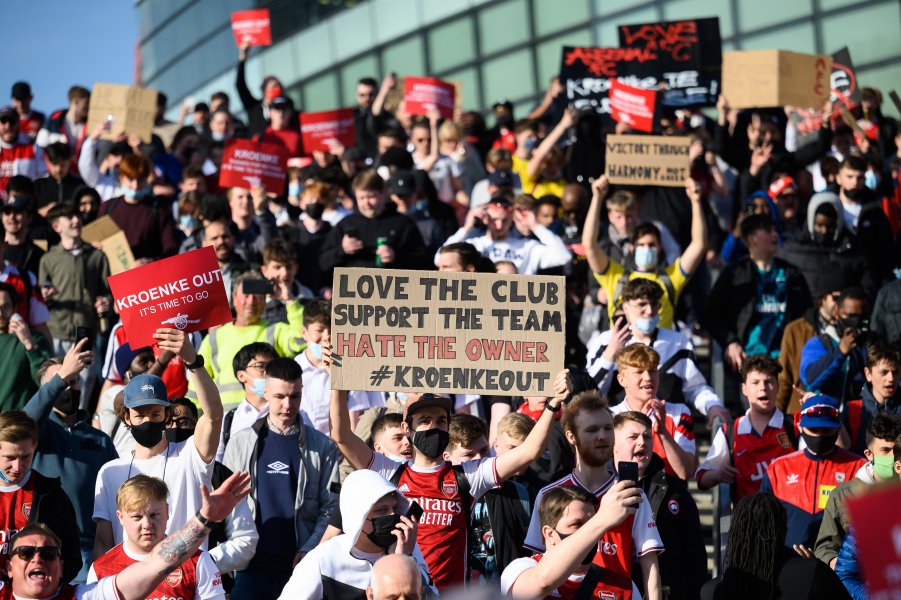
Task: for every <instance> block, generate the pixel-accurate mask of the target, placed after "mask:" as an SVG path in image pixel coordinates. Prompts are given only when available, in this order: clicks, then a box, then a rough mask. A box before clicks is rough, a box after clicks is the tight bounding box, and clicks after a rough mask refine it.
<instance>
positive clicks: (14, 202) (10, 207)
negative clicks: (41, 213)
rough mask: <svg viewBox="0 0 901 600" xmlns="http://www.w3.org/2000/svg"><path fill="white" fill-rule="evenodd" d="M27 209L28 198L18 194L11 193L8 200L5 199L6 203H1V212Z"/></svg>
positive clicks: (29, 208)
mask: <svg viewBox="0 0 901 600" xmlns="http://www.w3.org/2000/svg"><path fill="white" fill-rule="evenodd" d="M29 210H31V202H29V201H28V198H26V197H25V196H22V195H20V194H13V195H11V196H10V197H9V200H7V201H6V204H4V205H3V212H5V213H10V212H14V211H18V212H28V211H29Z"/></svg>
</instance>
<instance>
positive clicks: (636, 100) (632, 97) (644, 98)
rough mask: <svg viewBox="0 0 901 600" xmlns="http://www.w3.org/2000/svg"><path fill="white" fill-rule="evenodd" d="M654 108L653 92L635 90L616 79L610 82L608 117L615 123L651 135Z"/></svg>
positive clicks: (655, 95) (654, 94)
mask: <svg viewBox="0 0 901 600" xmlns="http://www.w3.org/2000/svg"><path fill="white" fill-rule="evenodd" d="M656 106H657V92H656V91H655V90H643V89H641V88H635V87H632V86H629V85H626V84H624V83H620V82H619V81H617V80H616V79H613V80H611V81H610V115H611V116H612V117H613V120H614V121H616V122H617V123H625V124H627V125H629V126H630V127H631V128H632V129H637V130H638V131H646V132H647V133H651V132H653V131H654V111H655V109H656Z"/></svg>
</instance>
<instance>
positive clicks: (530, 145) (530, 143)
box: [522, 138, 538, 152]
mask: <svg viewBox="0 0 901 600" xmlns="http://www.w3.org/2000/svg"><path fill="white" fill-rule="evenodd" d="M522 147H523V148H525V149H526V150H527V151H528V152H531V151H532V150H534V149H535V148H537V147H538V140H537V139H536V138H526V141H525V142H523V144H522Z"/></svg>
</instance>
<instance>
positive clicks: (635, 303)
mask: <svg viewBox="0 0 901 600" xmlns="http://www.w3.org/2000/svg"><path fill="white" fill-rule="evenodd" d="M659 312H660V301H659V300H651V299H649V298H633V299H632V300H629V301H628V302H623V314H624V315H626V320H627V321H628V322H629V323H634V322H635V321H637V320H638V319H650V318H653V317H656V316H657V314H658V313H659Z"/></svg>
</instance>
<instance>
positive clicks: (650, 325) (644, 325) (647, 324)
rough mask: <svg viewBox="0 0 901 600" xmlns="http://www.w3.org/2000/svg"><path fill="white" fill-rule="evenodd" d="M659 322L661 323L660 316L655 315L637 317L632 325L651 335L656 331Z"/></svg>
mask: <svg viewBox="0 0 901 600" xmlns="http://www.w3.org/2000/svg"><path fill="white" fill-rule="evenodd" d="M658 323H660V316H659V315H655V316H653V317H649V318H647V319H635V320H634V321H632V326H633V327H635V329H637V330H638V331H640V332H641V333H643V334H645V335H650V334H652V333H654V330H655V329H657V324H658Z"/></svg>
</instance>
